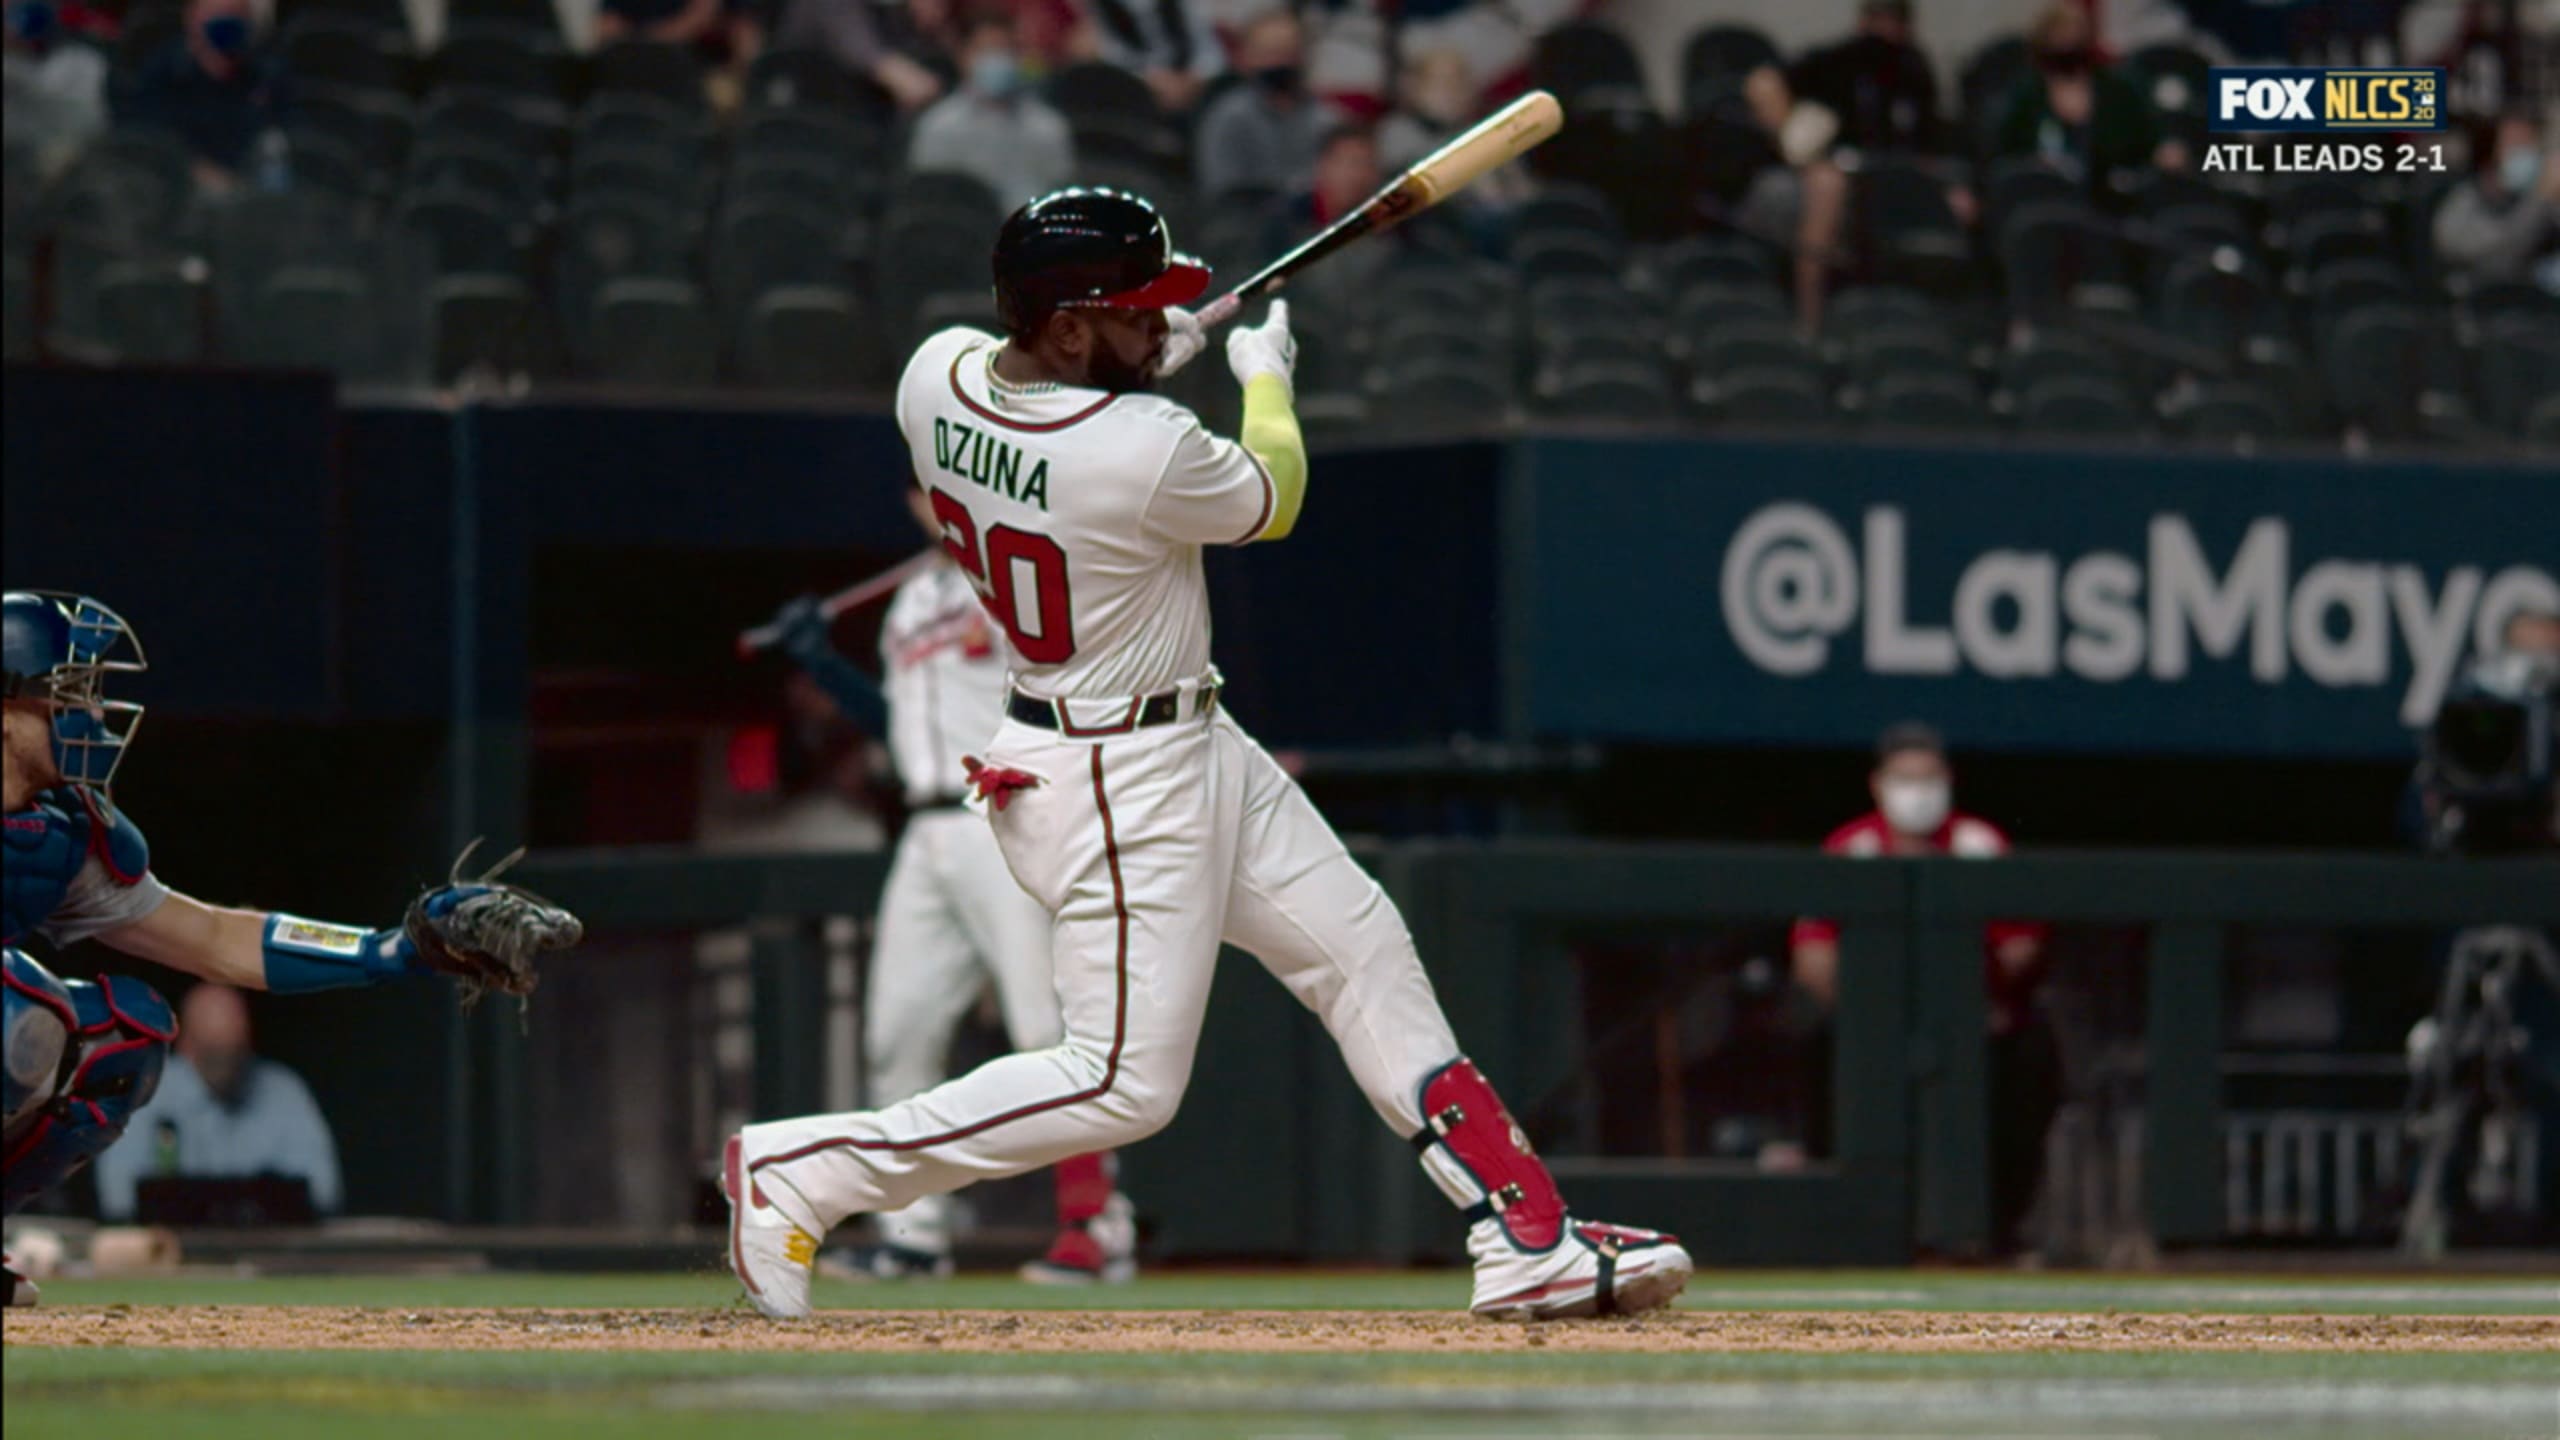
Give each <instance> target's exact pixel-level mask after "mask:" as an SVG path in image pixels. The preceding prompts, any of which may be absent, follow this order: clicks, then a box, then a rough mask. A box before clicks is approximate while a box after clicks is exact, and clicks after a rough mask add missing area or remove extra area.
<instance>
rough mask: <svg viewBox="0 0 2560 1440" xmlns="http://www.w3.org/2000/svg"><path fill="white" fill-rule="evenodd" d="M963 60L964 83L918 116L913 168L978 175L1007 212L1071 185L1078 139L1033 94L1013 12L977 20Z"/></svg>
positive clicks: (988, 13)
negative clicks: (1017, 42) (1024, 70)
mask: <svg viewBox="0 0 2560 1440" xmlns="http://www.w3.org/2000/svg"><path fill="white" fill-rule="evenodd" d="M960 63H961V83H960V88H959V89H958V90H957V91H955V92H954V93H952V94H951V95H950V96H948V97H946V98H945V99H942V100H938V101H936V102H934V106H933V108H932V109H930V110H927V111H925V112H924V115H923V116H922V117H921V118H919V119H918V120H917V121H916V130H915V137H914V139H913V140H912V141H910V142H909V144H908V147H907V168H909V169H911V170H957V171H961V172H962V173H964V174H969V175H975V176H977V177H978V178H979V179H981V180H984V181H986V182H987V184H988V186H989V187H990V188H991V189H993V190H994V191H995V192H996V199H997V200H999V201H1000V202H1002V203H1003V205H1004V206H1005V208H1006V209H1008V210H1009V209H1011V208H1013V207H1014V206H1016V205H1020V204H1022V203H1023V202H1024V201H1026V200H1029V199H1031V198H1032V197H1033V196H1035V195H1041V194H1044V193H1046V192H1048V191H1051V190H1054V189H1056V188H1058V187H1059V186H1061V185H1064V184H1066V183H1067V180H1068V178H1069V177H1070V176H1072V175H1073V174H1074V173H1075V168H1076V154H1075V139H1074V136H1073V135H1072V134H1071V133H1070V132H1069V131H1068V129H1067V122H1066V117H1064V116H1062V115H1060V114H1059V113H1058V112H1057V111H1055V110H1053V109H1051V108H1050V107H1049V105H1048V103H1047V102H1046V101H1044V100H1042V99H1041V98H1040V97H1039V96H1037V95H1034V94H1032V93H1031V91H1030V86H1029V82H1028V80H1027V78H1026V77H1025V76H1024V74H1023V73H1022V59H1021V56H1020V55H1019V54H1018V53H1017V52H1016V50H1015V49H1014V24H1013V18H1012V17H1011V16H1010V15H1008V14H1006V13H1005V12H1003V11H1001V10H990V11H985V12H981V13H980V14H979V15H978V16H977V17H976V18H975V19H973V20H972V21H971V22H970V25H969V34H968V39H967V40H966V42H964V44H963V45H962V48H961V51H960Z"/></svg>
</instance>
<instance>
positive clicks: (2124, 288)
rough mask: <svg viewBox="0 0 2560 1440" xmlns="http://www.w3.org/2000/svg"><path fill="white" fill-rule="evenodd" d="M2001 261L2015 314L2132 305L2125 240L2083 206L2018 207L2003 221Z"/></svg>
mask: <svg viewBox="0 0 2560 1440" xmlns="http://www.w3.org/2000/svg"><path fill="white" fill-rule="evenodd" d="M2000 262H2001V271H2002V278H2003V280H2004V281H2005V282H2006V284H2007V286H2008V301H2009V311H2010V313H2011V314H2012V315H2014V316H2019V317H2025V318H2035V317H2040V316H2048V315H2054V314H2058V313H2065V312H2069V311H2074V310H2087V309H2113V310H2130V309H2131V308H2133V301H2134V294H2133V289H2132V286H2131V284H2130V279H2131V277H2130V275H2129V273H2128V269H2127V266H2126V264H2125V257H2124V246H2123V242H2121V241H2120V240H2118V239H2117V238H2116V235H2115V232H2114V230H2113V229H2112V228H2110V227H2109V226H2108V225H2107V224H2106V222H2104V221H2102V220H2100V219H2099V218H2098V217H2097V216H2096V215H2094V214H2092V213H2091V212H2090V211H2089V210H2088V209H2087V208H2086V207H2084V206H2080V205H2059V204H2046V203H2037V204H2032V205H2026V206H2022V207H2020V208H2019V209H2018V210H2016V211H2015V212H2013V213H2012V214H2010V216H2009V217H2008V218H2007V219H2006V220H2005V221H2004V222H2002V225H2001V229H2000Z"/></svg>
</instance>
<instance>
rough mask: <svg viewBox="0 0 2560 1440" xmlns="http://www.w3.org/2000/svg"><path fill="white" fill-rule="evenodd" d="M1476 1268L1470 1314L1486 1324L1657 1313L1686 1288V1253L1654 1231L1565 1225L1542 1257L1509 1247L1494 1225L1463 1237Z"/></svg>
mask: <svg viewBox="0 0 2560 1440" xmlns="http://www.w3.org/2000/svg"><path fill="white" fill-rule="evenodd" d="M1467 1253H1468V1254H1470V1255H1473V1256H1474V1257H1475V1260H1476V1296H1475V1303H1474V1305H1473V1306H1472V1307H1471V1308H1473V1309H1474V1311H1475V1313H1477V1314H1478V1315H1481V1316H1483V1317H1485V1318H1486V1319H1488V1320H1564V1319H1570V1318H1574V1317H1579V1316H1590V1315H1639V1314H1642V1313H1643V1312H1645V1311H1647V1310H1656V1309H1660V1308H1661V1307H1662V1306H1665V1305H1668V1304H1670V1303H1671V1302H1672V1300H1673V1299H1675V1298H1677V1297H1678V1295H1679V1294H1680V1291H1681V1290H1682V1289H1683V1288H1684V1287H1686V1286H1687V1285H1688V1283H1689V1272H1690V1270H1691V1268H1692V1266H1691V1263H1690V1260H1689V1252H1688V1251H1686V1250H1683V1249H1681V1248H1680V1242H1679V1241H1677V1240H1674V1239H1672V1238H1671V1237H1670V1236H1668V1235H1665V1234H1663V1233H1661V1232H1660V1231H1658V1230H1637V1229H1634V1228H1632V1227H1630V1226H1625V1225H1602V1224H1599V1223H1598V1222H1596V1221H1588V1220H1576V1219H1574V1218H1572V1217H1571V1216H1567V1217H1565V1222H1564V1228H1563V1234H1562V1235H1561V1236H1559V1237H1558V1238H1557V1240H1556V1243H1555V1244H1554V1245H1552V1246H1550V1247H1548V1248H1547V1249H1546V1250H1543V1251H1533V1250H1524V1249H1522V1248H1520V1247H1519V1246H1516V1245H1514V1244H1512V1243H1511V1237H1510V1236H1509V1235H1507V1234H1505V1233H1504V1232H1503V1229H1502V1224H1501V1222H1500V1221H1498V1220H1491V1219H1486V1220H1479V1221H1477V1222H1476V1223H1475V1225H1474V1226H1472V1227H1471V1228H1470V1229H1469V1230H1468V1231H1467Z"/></svg>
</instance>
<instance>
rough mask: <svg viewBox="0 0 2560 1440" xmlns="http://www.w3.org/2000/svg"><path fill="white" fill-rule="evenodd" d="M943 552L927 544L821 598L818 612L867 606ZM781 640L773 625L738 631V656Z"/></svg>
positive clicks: (760, 650) (826, 613) (756, 652)
mask: <svg viewBox="0 0 2560 1440" xmlns="http://www.w3.org/2000/svg"><path fill="white" fill-rule="evenodd" d="M941 553H942V547H941V546H939V545H928V546H926V547H925V548H924V549H922V550H919V551H917V552H916V553H914V554H913V555H910V556H908V557H907V558H906V559H904V560H901V561H899V562H898V563H897V564H895V565H892V566H890V567H889V568H888V569H886V570H883V571H881V572H880V573H879V574H877V575H874V576H872V577H871V578H870V579H868V580H864V581H861V582H860V583H858V584H853V585H848V586H846V587H845V588H843V589H842V590H839V591H837V592H836V593H834V594H833V595H830V596H828V597H827V598H826V599H824V600H821V601H819V602H818V613H819V614H821V615H824V616H825V617H827V618H828V619H829V620H833V619H835V618H836V617H837V616H839V615H842V614H843V613H844V612H846V611H847V610H852V609H856V608H858V607H860V606H864V605H868V604H870V603H871V602H872V601H874V600H877V599H879V598H880V597H881V596H883V595H886V594H888V593H889V592H890V591H892V590H895V589H897V588H898V587H899V586H901V585H904V584H905V583H907V580H908V578H909V577H910V576H913V575H914V574H915V573H916V572H917V571H920V570H922V569H924V567H926V566H927V565H930V564H932V563H933V557H935V556H936V555H939V554H941ZM781 640H782V631H781V630H780V629H779V628H777V627H775V626H773V625H770V624H767V625H758V626H756V627H755V628H754V629H752V630H741V631H739V632H738V658H739V659H741V660H752V659H754V658H755V657H756V656H758V655H760V654H762V653H764V652H765V651H767V650H770V649H772V648H773V647H774V646H775V645H777V644H779V643H781Z"/></svg>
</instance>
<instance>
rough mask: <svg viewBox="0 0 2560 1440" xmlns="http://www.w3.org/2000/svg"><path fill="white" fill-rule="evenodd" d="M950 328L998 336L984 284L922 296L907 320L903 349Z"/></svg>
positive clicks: (991, 299) (992, 305)
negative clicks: (964, 327)
mask: <svg viewBox="0 0 2560 1440" xmlns="http://www.w3.org/2000/svg"><path fill="white" fill-rule="evenodd" d="M954 325H966V326H968V327H969V328H970V329H972V330H983V331H986V332H988V333H990V334H994V333H999V332H1001V331H1002V329H1003V325H1002V324H1001V322H999V321H998V320H997V319H996V302H995V296H994V295H993V294H992V293H991V292H990V291H989V290H988V288H987V287H986V286H984V285H972V286H968V287H966V288H964V289H956V290H936V291H934V292H933V293H932V294H929V295H927V296H925V297H924V299H923V300H921V301H919V302H918V303H917V304H916V307H915V313H914V315H913V316H912V317H911V318H910V319H909V320H908V321H907V337H906V348H908V349H913V348H914V347H915V346H917V345H920V344H922V343H924V340H925V337H927V336H929V335H933V334H935V333H937V332H939V331H943V330H948V329H950V328H951V327H952V326H954Z"/></svg>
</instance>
